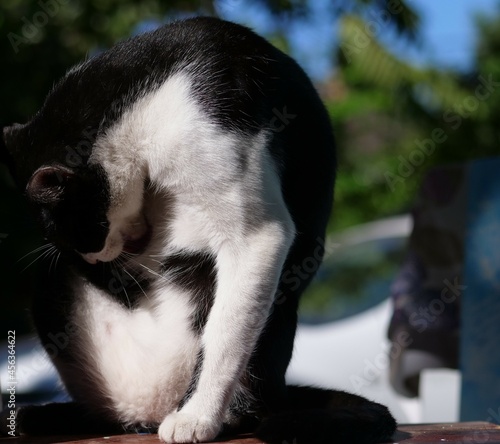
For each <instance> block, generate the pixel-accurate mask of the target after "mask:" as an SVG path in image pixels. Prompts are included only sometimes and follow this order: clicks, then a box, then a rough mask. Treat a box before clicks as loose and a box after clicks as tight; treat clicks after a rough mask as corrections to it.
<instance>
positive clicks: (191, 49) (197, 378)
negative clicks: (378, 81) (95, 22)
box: [1, 17, 396, 444]
mask: <svg viewBox="0 0 500 444" xmlns="http://www.w3.org/2000/svg"><path fill="white" fill-rule="evenodd" d="M1 151H2V158H3V161H4V162H5V163H6V164H7V165H8V167H9V169H10V171H11V174H12V176H13V178H14V180H15V181H16V183H17V185H18V186H19V188H20V189H21V190H23V192H24V193H25V196H26V198H27V200H28V201H29V203H30V205H31V207H32V208H33V211H34V214H35V215H36V217H37V219H38V221H39V223H40V224H41V227H42V229H43V232H44V235H45V237H46V239H47V241H48V242H50V243H51V244H53V245H54V246H55V247H56V248H57V251H58V260H57V267H56V269H55V270H53V269H52V270H49V267H46V269H44V268H43V267H42V270H41V272H40V286H39V291H38V294H37V295H36V296H35V300H34V304H33V313H32V314H33V320H34V324H35V327H36V330H37V332H38V335H39V337H40V339H41V342H42V344H43V345H44V346H45V348H46V350H47V353H48V354H49V355H50V357H51V359H52V361H53V363H54V365H55V367H56V368H57V370H58V372H59V374H60V376H61V379H62V381H63V383H64V385H65V387H66V389H67V391H68V392H69V394H70V395H71V397H72V400H73V401H72V402H70V403H67V404H64V403H61V404H57V403H54V404H47V405H44V406H28V407H24V408H21V409H19V411H18V413H17V422H18V424H17V427H18V432H20V433H25V434H58V433H90V432H101V431H123V430H127V431H133V430H143V429H146V430H152V431H156V430H157V432H158V434H159V438H160V439H161V440H162V441H164V442H166V443H187V442H204V441H210V440H212V439H214V438H216V437H217V436H219V435H220V434H221V433H239V432H255V434H256V435H257V436H259V437H260V438H261V439H263V440H264V441H266V442H269V443H274V442H276V443H280V444H282V443H283V442H285V441H286V440H288V441H289V442H297V443H308V442H311V443H315V444H318V443H327V442H328V443H330V442H346V443H358V442H359V443H371V442H380V441H383V440H388V439H389V438H390V437H391V435H392V433H393V432H394V430H395V428H396V423H395V420H394V419H393V417H392V416H391V414H390V413H389V411H388V409H387V408H386V407H385V406H382V405H380V404H377V403H375V402H371V401H368V400H366V399H364V398H362V397H360V396H357V395H353V394H348V393H344V392H341V391H333V390H322V389H319V388H306V387H287V385H286V383H285V372H286V369H287V366H288V364H289V361H290V358H291V356H292V349H293V341H294V335H295V330H296V324H297V308H298V303H299V296H300V295H301V294H302V293H303V291H304V289H305V288H306V287H307V285H308V284H309V282H310V281H311V279H312V278H313V275H314V273H309V274H307V275H305V276H304V275H301V278H300V279H294V280H293V282H291V281H290V280H289V279H288V280H287V279H285V278H284V276H285V275H286V271H287V270H293V269H294V267H297V266H300V264H302V263H303V261H304V260H307V258H308V257H312V256H313V255H314V257H315V258H316V259H317V258H318V254H319V256H322V255H323V251H324V246H323V244H324V238H325V231H326V226H327V222H328V219H329V216H330V213H331V210H332V200H333V188H334V179H335V170H336V155H335V143H334V138H333V131H332V127H331V123H330V119H329V115H328V113H327V111H326V109H325V107H324V105H323V104H322V102H321V100H320V98H319V96H318V94H317V92H316V90H315V89H314V87H313V85H312V83H311V81H310V80H309V78H308V77H307V76H306V74H305V73H304V71H303V70H302V69H301V68H300V67H299V66H298V64H297V63H296V62H295V61H293V60H292V59H291V58H290V57H288V56H287V55H285V54H284V53H282V52H281V51H279V50H278V49H276V48H275V47H273V46H272V45H271V44H270V43H269V42H267V41H266V40H265V39H263V38H262V37H260V36H258V35H256V34H255V33H254V32H253V31H251V30H249V29H247V28H245V27H243V26H240V25H237V24H234V23H230V22H227V21H223V20H220V19H216V18H209V17H198V18H191V19H186V20H181V21H177V22H173V23H171V24H168V25H165V26H163V27H161V28H159V29H157V30H155V31H152V32H149V33H144V34H140V35H138V36H135V37H132V38H130V39H128V40H125V41H123V42H121V43H118V44H117V45H116V46H114V47H112V48H111V49H109V50H107V51H105V52H102V53H100V54H98V55H95V56H94V57H92V58H90V59H88V60H86V61H84V62H83V63H81V64H80V65H78V66H76V67H74V68H72V69H71V70H69V71H68V73H67V74H66V75H65V76H64V77H63V78H62V80H60V81H59V82H58V83H57V84H56V85H55V87H54V88H53V89H52V91H51V92H50V93H49V94H48V96H47V98H46V101H45V103H44V104H43V106H42V108H41V109H40V110H39V111H38V112H37V113H36V114H35V115H34V116H33V117H32V119H31V120H30V121H29V122H28V123H26V124H13V125H10V126H8V127H4V129H3V139H2V149H1ZM318 251H319V253H318ZM58 335H59V336H58ZM60 335H64V337H65V341H66V342H64V341H62V340H60V341H59V343H64V344H67V345H65V346H64V347H62V346H58V344H57V341H56V343H55V341H54V339H55V338H59V337H60ZM59 345H60V344H59ZM341 362H342V358H341V357H339V365H341Z"/></svg>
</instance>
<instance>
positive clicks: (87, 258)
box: [80, 253, 99, 265]
mask: <svg viewBox="0 0 500 444" xmlns="http://www.w3.org/2000/svg"><path fill="white" fill-rule="evenodd" d="M80 254H81V253H80ZM81 256H82V257H83V260H84V261H85V262H88V263H89V264H91V265H95V264H97V263H98V262H99V259H97V258H96V257H95V254H94V253H86V254H81Z"/></svg>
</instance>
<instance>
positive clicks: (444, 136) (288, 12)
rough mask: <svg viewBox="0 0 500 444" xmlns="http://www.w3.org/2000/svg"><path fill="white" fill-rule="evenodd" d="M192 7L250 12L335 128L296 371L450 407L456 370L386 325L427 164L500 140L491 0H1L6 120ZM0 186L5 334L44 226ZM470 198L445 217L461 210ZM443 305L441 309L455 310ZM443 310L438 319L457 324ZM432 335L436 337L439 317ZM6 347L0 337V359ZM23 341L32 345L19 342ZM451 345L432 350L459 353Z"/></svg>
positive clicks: (484, 150)
mask: <svg viewBox="0 0 500 444" xmlns="http://www.w3.org/2000/svg"><path fill="white" fill-rule="evenodd" d="M200 14H203V15H216V16H219V17H222V18H225V19H228V20H232V21H236V22H239V23H241V24H245V25H247V26H249V27H251V28H253V29H254V30H255V31H257V32H258V33H260V34H262V35H264V36H265V37H267V38H268V39H269V40H270V41H272V42H273V43H274V44H275V45H276V46H278V47H279V48H281V49H282V50H283V51H285V52H287V53H289V54H290V55H292V56H293V57H294V58H296V59H297V60H298V61H299V63H300V64H301V65H302V66H303V67H304V69H305V70H306V71H307V72H308V73H309V75H310V76H311V77H312V79H313V80H314V82H315V84H316V87H317V89H318V90H319V92H320V94H321V96H322V98H323V100H324V102H325V104H326V106H327V108H328V110H329V112H330V114H331V118H332V122H333V125H334V128H335V132H336V137H337V141H338V150H339V164H340V166H339V171H338V179H337V187H336V203H335V210H334V215H333V217H332V219H331V223H330V226H329V233H330V238H329V241H328V244H327V252H328V256H327V260H326V261H325V265H324V266H323V267H322V268H321V270H320V272H319V274H318V279H317V280H316V282H315V284H314V285H313V286H312V287H311V289H310V291H309V295H308V296H307V297H306V298H305V299H304V303H303V306H302V308H301V310H302V311H301V326H300V328H299V335H298V339H297V347H296V355H295V358H294V361H293V363H292V366H291V369H290V375H289V379H290V381H291V382H300V383H309V384H321V385H327V386H332V387H341V388H344V389H346V390H350V391H356V392H359V393H362V394H365V395H367V396H369V397H371V398H372V399H376V400H378V401H380V402H385V403H387V404H389V405H390V407H391V409H392V410H393V411H394V412H395V414H396V416H397V417H398V419H399V420H400V421H402V422H421V421H424V420H425V421H433V420H448V419H449V420H457V419H459V418H460V414H459V407H460V405H459V404H460V396H461V391H463V390H462V389H463V388H462V386H461V385H460V381H459V377H460V374H459V372H451V373H439V372H436V373H435V374H434V376H432V377H431V379H432V378H434V379H432V380H433V381H434V382H432V383H430V385H422V384H421V383H420V382H421V380H422V378H420V379H419V381H418V382H417V383H416V384H413V385H412V384H411V381H410V379H408V381H410V382H408V381H407V382H408V383H407V382H404V383H402V382H401V374H402V373H403V374H405V371H404V370H402V369H401V365H402V364H401V362H400V357H401V356H400V355H401V353H398V352H397V347H396V348H395V345H396V346H397V345H398V344H395V343H394V337H392V336H389V338H388V336H387V333H388V329H389V326H390V324H391V322H392V323H394V317H395V313H396V312H397V310H396V308H397V307H396V306H397V300H396V299H397V298H396V297H395V295H396V296H398V295H400V293H401V292H400V293H398V291H397V290H395V289H394V288H395V287H394V285H395V282H396V283H397V281H398V276H399V277H400V275H401V270H402V269H404V266H405V264H407V263H408V257H409V251H410V250H411V246H410V243H411V239H412V233H414V232H415V216H414V214H415V208H416V205H417V206H418V205H419V204H416V202H421V201H422V199H420V200H419V196H421V194H422V183H424V182H425V178H426V177H428V174H429V172H430V171H431V172H432V171H434V169H435V168H436V167H439V166H443V165H459V166H461V165H469V164H470V163H471V162H472V163H473V162H475V161H476V160H478V159H492V158H494V157H495V156H497V155H498V153H499V146H500V126H499V116H500V93H499V90H500V88H499V87H500V2H499V1H497V0H475V1H473V2H472V1H468V0H444V1H439V2H437V1H431V0H421V1H418V0H217V1H210V0H199V1H189V0H169V1H168V2H167V1H158V0H141V1H138V0H120V1H118V0H94V1H91V0H88V1H85V0H79V1H78V0H40V1H38V2H33V1H28V0H2V4H1V6H0V54H2V69H1V70H0V97H1V106H0V122H1V123H2V124H10V123H13V122H24V121H26V120H27V119H29V117H30V116H31V115H32V114H33V113H34V112H36V110H37V109H38V108H39V107H40V106H41V104H42V103H43V100H44V97H45V95H46V93H47V92H48V91H49V90H50V88H51V86H52V85H53V83H54V82H55V81H56V80H57V79H59V78H60V77H61V76H62V75H63V74H64V73H65V72H66V70H67V69H68V68H69V67H71V66H72V65H74V64H75V63H77V62H79V61H81V60H82V59H85V58H86V57H91V56H92V55H93V54H96V53H98V52H99V51H102V50H104V49H106V48H108V47H110V46H111V45H113V44H114V43H115V42H117V41H118V40H120V39H123V38H126V37H128V36H130V35H134V34H137V33H141V32H144V31H147V30H150V29H154V28H155V27H157V26H160V25H161V24H162V23H167V22H170V21H172V20H175V19H178V18H183V17H188V16H192V15H200ZM493 175H494V174H493ZM437 188H438V189H440V186H437ZM419 190H420V191H419ZM0 195H1V202H2V205H1V206H0V280H1V283H2V285H1V290H0V294H1V299H0V307H1V308H0V326H1V327H2V328H3V330H2V331H3V333H2V332H0V340H3V339H6V337H5V338H4V337H3V336H6V335H7V330H16V332H17V336H18V337H20V336H22V335H30V334H31V333H32V327H31V323H30V317H29V300H30V295H31V294H32V292H33V290H34V288H35V286H36V281H35V279H34V276H35V268H36V261H37V260H44V258H43V257H38V256H37V254H36V253H34V254H30V253H31V252H33V251H34V250H35V249H36V248H37V247H38V246H40V245H42V244H43V241H42V240H41V239H40V234H39V232H38V229H37V227H36V226H35V225H34V224H33V222H32V221H31V218H30V214H29V212H28V210H27V208H26V207H25V205H24V203H23V200H22V198H21V196H20V194H19V192H18V191H17V190H16V189H15V188H14V185H13V183H12V182H11V180H10V178H9V177H8V174H7V172H6V170H5V169H3V167H2V169H0ZM420 206H422V205H421V204H420ZM424 206H425V205H424ZM465 213H466V212H462V213H461V214H462V215H461V216H460V217H459V218H450V217H448V218H447V219H446V224H449V225H454V224H460V223H461V222H459V221H460V220H462V219H463V220H466V219H467V214H465ZM434 235H435V234H434ZM435 236H436V235H435ZM438 237H439V235H438ZM438 237H435V238H432V237H431V238H430V241H429V238H427V243H428V244H429V243H430V244H433V243H434V241H435V242H436V243H438V240H439V239H438ZM413 238H415V236H413ZM419 239H421V238H419ZM438 250H439V247H438ZM410 255H411V251H410ZM48 260H50V259H48ZM304 266H305V264H304ZM457 273H458V274H453V273H452V274H450V275H449V276H450V277H449V280H451V282H454V281H453V278H454V276H457V275H460V277H461V276H462V275H463V267H462V268H460V270H459V271H458V272H457ZM440 276H441V275H440ZM443 276H445V275H443ZM446 276H448V275H446ZM446 276H445V277H444V278H441V283H442V282H444V281H445V280H446V279H448V277H446ZM495 279H497V278H496V277H495ZM495 282H496V281H495ZM496 284H498V282H496ZM457 285H459V284H457ZM410 293H411V292H410ZM414 293H415V292H414ZM414 293H412V294H414ZM435 300H436V299H432V298H430V299H429V298H428V299H427V300H426V301H427V302H424V306H425V305H426V304H427V305H428V306H431V307H432V305H429V304H432V303H433V302H434V301H435ZM434 305H435V304H434ZM450 306H451V305H447V306H446V308H449V307H450ZM436 310H437V309H435V310H434V311H436ZM449 311H450V310H449V309H448V311H447V312H446V313H445V315H446V316H449V317H453V316H457V314H456V313H454V314H453V316H452V315H450V314H449ZM443 312H444V310H443ZM396 314H397V313H396ZM439 314H442V313H439ZM396 317H397V316H396ZM443 317H444V315H443ZM407 318H410V316H407ZM407 318H405V319H406V321H408V319H407ZM456 321H457V322H458V320H456ZM403 323H404V322H403ZM435 325H436V323H434V324H433V326H435ZM450 325H451V327H450ZM450 325H448V324H446V323H445V325H441V324H440V325H439V328H440V329H441V330H443V329H444V330H446V331H448V332H449V331H452V330H453V331H455V330H457V329H458V328H459V326H458V325H457V324H456V323H453V322H452V324H450ZM413 327H415V325H413ZM431 330H432V329H431ZM433 335H434V333H433ZM433 338H435V340H436V341H438V340H439V338H440V336H439V332H438V333H436V335H434V336H431V341H433V340H434V339H433ZM400 345H401V344H400ZM455 346H456V344H455V345H451V346H450V347H452V348H453V347H455ZM403 348H404V347H403ZM424 348H425V347H424ZM445 348H446V347H445ZM6 350H7V348H6V346H5V347H3V346H2V349H1V350H0V365H2V368H0V374H3V373H2V372H4V368H5V367H6V366H4V365H3V363H2V362H1V359H2V356H5V354H6ZM25 351H26V353H27V354H29V353H30V352H33V353H35V354H36V353H38V352H39V351H40V350H39V347H37V346H36V345H34V344H33V343H31V342H29V343H27V344H26V346H25ZM420 351H421V350H420ZM30 359H31V361H30V362H31V364H27V366H28V367H29V369H28V370H27V371H26V375H27V376H26V380H27V381H28V380H29V383H28V382H26V391H27V392H29V391H30V390H31V391H32V392H33V391H36V390H38V391H39V392H44V390H45V391H47V393H49V392H51V390H53V380H54V375H53V373H51V370H50V369H49V368H48V367H47V372H45V369H46V368H45V366H44V365H41V364H40V365H41V366H40V367H36V366H35V365H34V364H33V359H34V358H30ZM422 359H424V361H425V359H431V360H432V359H434V357H432V356H431V357H430V358H429V356H426V357H424V358H422ZM445 361H446V360H445ZM445 361H442V362H441V361H440V362H437V363H436V362H434V364H436V365H431V364H429V366H430V367H437V368H440V367H449V368H455V367H459V365H458V363H457V362H455V361H456V360H453V359H452V360H451V361H446V362H445ZM452 361H453V362H452ZM419 362H422V360H420V361H419ZM426 362H427V361H426ZM441 364H442V365H441ZM405 365H406V364H405ZM419 366H421V367H422V368H424V367H425V365H423V364H421V363H420V364H418V365H417V366H416V367H417V368H420V367H419ZM34 368H36V371H34V370H33V369H34ZM422 375H424V378H423V379H425V378H427V376H425V372H424V373H422ZM30 378H31V379H30ZM37 378H38V379H37ZM497 382H498V381H497ZM37 384H38V385H37ZM44 384H45V385H44ZM497 386H500V384H498V383H497ZM442 390H444V392H443V391H442ZM39 396H40V397H41V398H43V396H44V395H43V393H42V394H41V395H39ZM27 398H29V395H27ZM489 407H490V408H491V412H490V411H489V410H487V409H486V410H485V409H483V410H482V411H481V418H478V419H488V420H492V421H497V422H498V419H499V417H500V411H499V409H498V404H494V403H493V404H491V406H489ZM443 412H444V413H443ZM462 418H463V416H462Z"/></svg>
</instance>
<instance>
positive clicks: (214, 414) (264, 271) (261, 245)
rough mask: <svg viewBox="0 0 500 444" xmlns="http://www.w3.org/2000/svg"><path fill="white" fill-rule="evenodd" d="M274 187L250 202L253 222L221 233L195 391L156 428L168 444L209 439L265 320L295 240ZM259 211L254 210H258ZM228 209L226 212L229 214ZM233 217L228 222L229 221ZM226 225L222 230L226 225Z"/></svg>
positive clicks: (281, 200) (278, 194)
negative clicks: (210, 305) (214, 280)
mask: <svg viewBox="0 0 500 444" xmlns="http://www.w3.org/2000/svg"><path fill="white" fill-rule="evenodd" d="M270 182H271V183H274V184H275V185H276V186H275V187H274V188H273V190H271V191H270V190H269V187H266V193H262V194H261V195H265V196H266V198H265V199H264V198H262V199H261V201H260V204H259V205H256V203H255V200H254V207H253V210H254V212H253V216H254V217H255V214H256V213H257V214H259V215H260V216H259V220H258V222H255V223H254V224H251V223H250V221H249V220H244V221H240V223H239V226H233V227H230V229H229V230H227V231H225V232H224V233H222V232H221V233H217V234H218V235H219V236H224V240H223V242H221V243H220V247H219V248H218V252H217V259H216V262H217V264H216V265H217V288H216V294H215V300H214V303H213V306H212V309H211V312H210V315H209V317H208V320H207V323H206V326H205V329H204V331H203V335H202V353H203V359H202V362H201V367H200V371H199V374H198V380H197V384H196V388H195V390H193V392H192V395H191V397H190V398H189V399H188V400H187V402H186V403H185V404H184V405H183V406H182V408H181V409H180V410H179V411H177V412H175V413H172V414H170V415H168V416H167V417H166V418H165V420H164V421H163V423H162V424H161V425H160V428H159V432H158V433H159V435H160V438H161V439H162V440H164V441H166V442H169V443H185V442H201V441H207V440H210V439H213V438H214V437H215V436H216V435H217V434H218V433H219V431H220V430H221V427H222V423H223V420H224V416H225V414H226V411H227V408H228V405H229V403H230V401H231V399H232V398H233V394H234V391H235V388H236V386H237V384H238V383H239V379H240V377H241V375H242V373H243V372H244V371H245V369H246V367H247V364H248V360H249V359H250V356H251V355H252V353H253V351H254V349H255V346H256V344H257V340H258V338H259V336H260V335H261V332H262V330H263V329H264V327H265V325H266V322H267V320H268V317H269V314H270V310H271V307H272V304H273V301H274V296H275V293H276V289H277V286H278V282H279V277H280V274H281V270H282V268H283V264H284V262H285V259H286V256H287V253H288V250H289V248H290V246H291V244H292V242H293V238H294V225H293V222H292V220H291V217H290V215H289V213H288V210H287V208H286V206H285V204H284V202H283V199H282V196H281V192H280V191H279V185H278V184H279V182H277V181H274V182H273V181H270ZM257 207H259V208H257ZM228 211H230V210H228ZM232 216H233V215H232V214H227V219H228V220H232ZM225 222H226V224H223V225H222V226H225V227H227V220H226V221H225Z"/></svg>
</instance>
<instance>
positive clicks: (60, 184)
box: [26, 165, 75, 206]
mask: <svg viewBox="0 0 500 444" xmlns="http://www.w3.org/2000/svg"><path fill="white" fill-rule="evenodd" d="M74 178H75V174H74V173H73V172H72V171H71V170H69V169H68V168H66V167H63V166H61V165H49V166H43V167H41V168H38V169H37V170H36V171H35V172H34V173H33V175H32V176H31V178H30V180H29V182H28V185H27V187H26V193H27V195H28V197H29V198H30V199H31V200H32V201H33V202H36V203H40V204H45V205H49V206H52V205H56V204H57V203H58V202H59V201H60V200H61V199H62V197H63V195H64V192H65V191H66V188H67V186H68V184H69V183H71V181H72V180H73V179H74Z"/></svg>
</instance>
